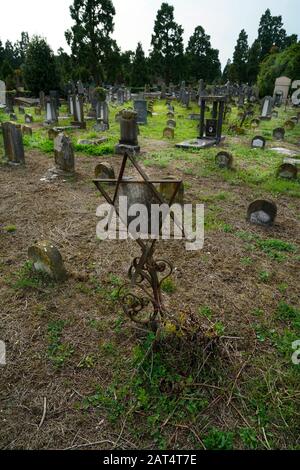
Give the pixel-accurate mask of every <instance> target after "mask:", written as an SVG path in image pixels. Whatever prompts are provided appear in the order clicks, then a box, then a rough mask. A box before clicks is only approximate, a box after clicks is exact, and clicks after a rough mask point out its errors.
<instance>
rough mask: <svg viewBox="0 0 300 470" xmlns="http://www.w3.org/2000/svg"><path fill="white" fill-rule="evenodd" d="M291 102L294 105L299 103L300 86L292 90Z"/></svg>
mask: <svg viewBox="0 0 300 470" xmlns="http://www.w3.org/2000/svg"><path fill="white" fill-rule="evenodd" d="M292 104H293V105H294V106H299V105H300V88H298V89H297V90H296V91H294V92H293V94H292Z"/></svg>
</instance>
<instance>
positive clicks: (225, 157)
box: [216, 152, 233, 170]
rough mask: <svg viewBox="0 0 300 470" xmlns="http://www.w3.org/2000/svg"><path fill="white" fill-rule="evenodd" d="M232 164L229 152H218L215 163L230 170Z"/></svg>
mask: <svg viewBox="0 0 300 470" xmlns="http://www.w3.org/2000/svg"><path fill="white" fill-rule="evenodd" d="M232 164H233V157H232V155H231V153H228V152H219V153H218V155H217V156H216V165H217V166H218V167H219V168H221V169H226V170H230V169H231V168H232Z"/></svg>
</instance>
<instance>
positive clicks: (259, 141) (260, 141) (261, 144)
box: [251, 135, 266, 149]
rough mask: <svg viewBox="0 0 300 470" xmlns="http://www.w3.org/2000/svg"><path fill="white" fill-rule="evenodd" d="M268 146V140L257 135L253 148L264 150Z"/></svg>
mask: <svg viewBox="0 0 300 470" xmlns="http://www.w3.org/2000/svg"><path fill="white" fill-rule="evenodd" d="M265 146H266V139H265V138H264V137H262V136H261V135H257V136H255V137H254V138H253V139H252V142H251V147H252V148H254V149H264V148H265Z"/></svg>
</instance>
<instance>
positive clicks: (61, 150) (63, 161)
mask: <svg viewBox="0 0 300 470" xmlns="http://www.w3.org/2000/svg"><path fill="white" fill-rule="evenodd" d="M54 154H55V163H56V167H57V169H58V170H59V171H61V172H63V173H67V174H73V173H74V171H75V158H74V150H73V145H72V143H71V140H70V139H69V137H67V136H65V134H63V133H61V134H59V135H58V136H57V137H56V139H55V141H54Z"/></svg>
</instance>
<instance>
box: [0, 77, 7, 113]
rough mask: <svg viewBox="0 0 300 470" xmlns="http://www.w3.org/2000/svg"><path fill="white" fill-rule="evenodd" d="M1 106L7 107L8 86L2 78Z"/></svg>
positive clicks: (0, 81)
mask: <svg viewBox="0 0 300 470" xmlns="http://www.w3.org/2000/svg"><path fill="white" fill-rule="evenodd" d="M1 108H6V86H5V83H4V82H3V81H2V80H0V109H1Z"/></svg>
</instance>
